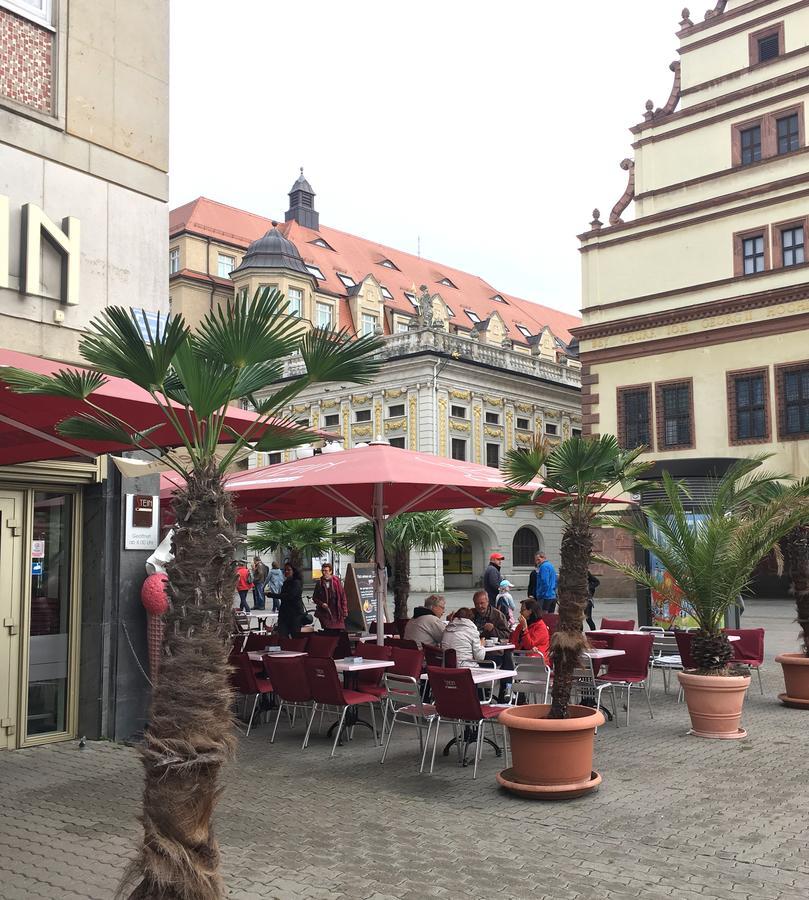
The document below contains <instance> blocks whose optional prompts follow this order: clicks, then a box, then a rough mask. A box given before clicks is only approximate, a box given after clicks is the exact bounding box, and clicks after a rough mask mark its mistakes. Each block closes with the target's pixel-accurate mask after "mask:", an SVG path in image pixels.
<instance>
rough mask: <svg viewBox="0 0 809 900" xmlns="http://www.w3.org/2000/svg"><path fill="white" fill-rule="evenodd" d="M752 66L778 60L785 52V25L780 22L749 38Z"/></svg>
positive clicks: (756, 32)
mask: <svg viewBox="0 0 809 900" xmlns="http://www.w3.org/2000/svg"><path fill="white" fill-rule="evenodd" d="M747 42H748V48H749V52H750V65H751V66H755V65H757V64H758V63H763V62H768V61H769V60H771V59H777V58H778V57H779V56H781V54H782V53H783V52H784V23H783V22H778V23H777V24H776V25H770V26H768V27H767V28H762V29H761V30H760V31H754V32H753V33H752V34H749V35H748V36H747Z"/></svg>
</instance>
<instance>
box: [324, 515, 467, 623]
mask: <svg viewBox="0 0 809 900" xmlns="http://www.w3.org/2000/svg"><path fill="white" fill-rule="evenodd" d="M463 538H464V535H463V533H462V532H460V531H458V529H457V528H455V526H454V525H453V524H452V519H451V518H450V515H449V513H447V512H446V511H445V510H431V511H428V512H416V513H402V514H401V515H398V516H392V517H391V518H390V519H388V520H387V522H386V523H385V556H386V558H387V559H389V560H392V561H393V583H392V587H393V606H394V613H393V617H394V619H406V618H408V609H407V602H408V599H409V597H410V553H411V551H412V550H421V551H423V552H429V551H431V550H440V549H441V548H442V547H454V546H458V545H459V544H460V543H462V542H463ZM339 543H340V544H341V545H342V546H343V547H346V549H348V550H351V551H352V552H354V553H359V554H361V555H362V556H364V557H366V558H369V559H370V558H372V557H373V555H374V552H375V545H374V526H373V523H371V522H360V524H359V525H355V526H354V527H353V528H351V529H350V530H349V531H347V532H346V533H345V534H343V535H340V538H339Z"/></svg>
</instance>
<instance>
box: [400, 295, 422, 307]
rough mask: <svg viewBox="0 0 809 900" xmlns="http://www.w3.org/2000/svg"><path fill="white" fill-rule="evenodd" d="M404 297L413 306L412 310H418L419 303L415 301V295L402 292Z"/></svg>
mask: <svg viewBox="0 0 809 900" xmlns="http://www.w3.org/2000/svg"><path fill="white" fill-rule="evenodd" d="M404 295H405V298H406V299H407V300H409V301H410V303H411V304H412V305H413V307H414V309H418V308H419V301H418V300H416V295H415V294H411V293H410V291H405V292H404Z"/></svg>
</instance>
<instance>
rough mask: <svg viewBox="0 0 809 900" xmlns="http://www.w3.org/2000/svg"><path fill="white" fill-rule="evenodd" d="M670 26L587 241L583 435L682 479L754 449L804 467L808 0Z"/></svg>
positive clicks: (807, 420)
mask: <svg viewBox="0 0 809 900" xmlns="http://www.w3.org/2000/svg"><path fill="white" fill-rule="evenodd" d="M677 37H678V39H679V48H678V56H679V59H678V60H677V61H676V62H674V63H672V64H671V70H672V74H673V85H672V89H671V94H670V96H669V98H668V99H667V100H666V102H665V103H664V104H663V106H661V107H655V104H654V103H653V102H652V101H649V102H648V103H647V104H646V112H645V114H644V116H643V120H642V121H640V122H639V123H638V124H637V125H635V126H634V127H632V129H631V131H632V134H633V137H634V142H633V144H632V147H633V151H634V156H633V158H632V159H626V160H624V161H623V163H622V166H623V168H624V169H625V170H626V171H627V174H628V185H627V189H626V192H625V193H624V195H623V196H622V197H621V198H620V200H619V201H618V203H617V204H616V205H615V207H614V208H613V210H612V212H611V214H610V216H609V219H608V221H605V222H602V221H601V216H600V214H599V212H598V210H596V211H595V212H594V216H593V221H592V222H591V225H590V229H589V230H588V231H587V232H585V233H584V234H582V235H580V240H581V253H582V272H583V303H582V308H583V325H582V327H581V328H579V329H577V330H576V334H577V337H578V338H579V340H580V348H581V362H582V383H583V388H582V393H583V397H582V404H583V413H584V415H583V429H584V431H585V433H588V434H595V433H600V432H601V433H607V432H610V433H614V434H616V435H617V436H618V437H619V439H620V441H621V443H622V444H623V445H624V446H626V447H634V446H641V445H643V446H645V447H646V448H647V450H648V457H649V458H652V459H654V460H656V461H657V462H658V464H659V465H662V466H665V467H666V468H668V469H670V470H671V471H672V472H674V473H676V474H680V475H683V476H686V477H701V476H705V475H706V474H708V473H710V472H712V471H720V470H722V469H723V468H725V467H726V466H727V465H728V464H729V463H730V461H732V460H733V459H735V458H737V457H741V456H747V455H751V454H754V453H762V452H765V453H771V454H773V459H772V460H771V461H770V465H771V466H772V467H773V469H774V470H776V471H783V472H789V473H792V474H794V475H800V476H803V475H807V474H809V454H808V452H807V451H809V361H807V357H808V356H809V354H807V350H806V329H807V326H809V283H808V282H809V278H808V277H807V271H808V270H807V258H806V255H805V244H806V237H807V228H809V218H808V217H809V147H807V145H806V135H805V125H804V122H805V105H806V102H807V99H809V68H807V61H809V4H807V3H794V2H789V0H748V2H729V3H728V2H719V3H717V4H716V6H715V8H714V9H712V10H710V11H709V12H708V13H707V14H706V17H705V19H704V20H703V21H699V22H697V21H694V20H692V19H691V18H690V16H689V13H688V10H684V11H683V20H682V21H681V22H680V30H679V32H678V34H677ZM630 209H631V210H633V211H634V216H633V217H632V218H626V219H625V218H624V216H625V214H626V211H628V210H630Z"/></svg>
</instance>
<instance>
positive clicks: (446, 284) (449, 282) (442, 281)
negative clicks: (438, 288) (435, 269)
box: [438, 278, 458, 291]
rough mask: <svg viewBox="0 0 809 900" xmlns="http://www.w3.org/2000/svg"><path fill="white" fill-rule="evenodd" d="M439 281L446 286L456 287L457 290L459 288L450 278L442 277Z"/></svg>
mask: <svg viewBox="0 0 809 900" xmlns="http://www.w3.org/2000/svg"><path fill="white" fill-rule="evenodd" d="M438 283H439V284H443V285H444V286H445V287H451V288H455V290H456V291H457V290H458V288H457V287H456V286H455V285H454V284H453V283H452V282H451V281H450V280H449V278H442V279H441V281H439V282H438Z"/></svg>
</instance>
